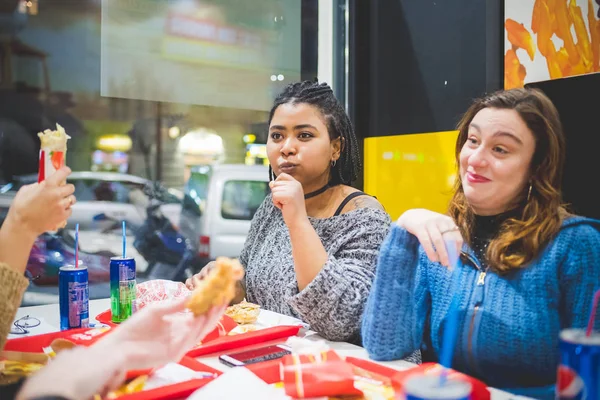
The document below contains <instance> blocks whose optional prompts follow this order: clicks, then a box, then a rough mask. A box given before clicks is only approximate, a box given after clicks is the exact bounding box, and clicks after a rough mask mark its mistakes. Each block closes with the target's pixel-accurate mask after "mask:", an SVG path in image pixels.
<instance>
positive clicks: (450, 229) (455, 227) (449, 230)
mask: <svg viewBox="0 0 600 400" xmlns="http://www.w3.org/2000/svg"><path fill="white" fill-rule="evenodd" d="M457 230H458V226H456V225H454V226H453V227H452V228H448V229H444V230H443V231H441V232H440V233H441V234H442V235H443V234H444V233H448V232H454V231H457Z"/></svg>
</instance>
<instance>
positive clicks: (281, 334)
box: [186, 325, 301, 357]
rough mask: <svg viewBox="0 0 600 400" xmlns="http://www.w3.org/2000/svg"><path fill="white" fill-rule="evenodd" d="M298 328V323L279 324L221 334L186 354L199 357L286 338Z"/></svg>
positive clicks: (295, 332)
mask: <svg viewBox="0 0 600 400" xmlns="http://www.w3.org/2000/svg"><path fill="white" fill-rule="evenodd" d="M300 328H301V326H300V325H281V326H274V327H272V328H265V329H259V330H256V331H252V332H246V333H241V334H239V335H232V336H221V337H220V338H218V339H215V340H211V341H210V342H208V343H205V344H203V345H201V346H199V347H196V348H195V349H192V350H190V351H188V353H187V354H186V355H187V356H189V357H200V356H203V355H206V354H212V353H216V352H219V351H225V350H231V349H236V348H239V347H245V346H250V345H253V344H258V343H264V342H268V341H271V340H275V339H282V338H287V337H290V336H295V335H297V334H298V331H299V330H300Z"/></svg>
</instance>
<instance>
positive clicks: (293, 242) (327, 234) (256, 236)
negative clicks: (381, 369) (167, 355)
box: [187, 81, 390, 341]
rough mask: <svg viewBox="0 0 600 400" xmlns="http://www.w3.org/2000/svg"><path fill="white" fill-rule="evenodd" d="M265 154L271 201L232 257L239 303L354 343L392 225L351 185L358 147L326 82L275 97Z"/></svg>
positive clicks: (291, 89)
mask: <svg viewBox="0 0 600 400" xmlns="http://www.w3.org/2000/svg"><path fill="white" fill-rule="evenodd" d="M267 154H268V157H269V162H270V164H271V169H270V175H271V182H270V187H271V194H270V195H269V196H267V198H266V199H265V201H264V202H263V204H262V205H261V206H260V208H259V209H258V211H257V212H256V214H255V216H254V218H253V220H252V224H251V227H250V232H249V234H248V238H247V239H246V244H245V246H244V249H243V251H242V254H241V256H240V261H241V263H242V265H243V266H244V268H245V271H246V274H245V281H244V282H243V283H244V285H243V286H244V287H243V288H240V296H238V301H239V300H241V299H243V298H244V296H245V297H246V298H247V300H248V301H250V302H253V303H257V304H260V305H261V306H262V307H263V308H265V309H268V310H272V311H275V312H279V313H282V314H286V315H290V316H293V317H297V318H300V319H302V320H303V321H305V322H307V323H309V324H310V325H311V328H312V329H314V330H315V331H317V332H319V333H320V334H321V335H322V336H324V337H325V338H327V339H329V340H341V341H342V340H343V341H353V340H357V339H358V336H359V328H360V319H361V315H362V312H363V309H364V305H365V302H366V299H367V297H368V294H369V291H370V289H371V284H372V282H373V279H374V276H375V264H376V261H377V254H378V249H379V246H380V245H381V243H382V241H383V239H384V238H385V236H386V234H387V231H388V227H389V224H390V218H389V216H388V214H387V213H386V212H385V210H384V209H383V207H382V206H381V204H380V203H379V202H378V201H377V200H376V199H375V198H373V197H371V196H369V195H367V194H365V193H363V192H361V191H358V190H357V189H355V188H353V187H351V186H350V184H351V182H352V181H353V180H355V179H356V177H357V176H358V173H359V171H360V158H359V154H358V145H357V140H356V136H355V135H354V130H353V128H352V124H351V122H350V119H349V118H348V115H347V114H346V112H345V111H344V108H343V107H342V105H341V104H340V103H339V102H338V100H337V99H336V98H335V96H334V94H333V91H332V90H331V88H330V87H329V86H328V85H327V84H325V83H317V82H309V81H305V82H299V83H293V84H290V85H288V86H287V87H286V88H285V89H284V90H283V92H282V93H281V94H280V95H279V96H278V97H277V98H276V99H275V104H274V105H273V108H272V110H271V113H270V115H269V137H268V140H267ZM203 275H204V274H203V273H202V272H201V273H200V274H199V276H197V277H195V278H192V279H190V280H188V282H187V284H188V286H189V287H190V288H193V287H194V285H195V284H196V282H197V279H201V278H202V276H203ZM242 289H243V290H242Z"/></svg>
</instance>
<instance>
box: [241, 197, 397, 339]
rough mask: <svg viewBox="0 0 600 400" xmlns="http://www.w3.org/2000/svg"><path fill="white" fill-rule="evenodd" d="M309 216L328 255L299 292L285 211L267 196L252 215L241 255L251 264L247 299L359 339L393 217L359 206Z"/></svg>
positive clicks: (324, 331)
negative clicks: (316, 273) (329, 214)
mask: <svg viewBox="0 0 600 400" xmlns="http://www.w3.org/2000/svg"><path fill="white" fill-rule="evenodd" d="M309 220H310V223H311V224H312V226H313V228H314V229H315V231H316V232H317V234H318V235H319V237H320V238H321V242H322V243H323V246H324V247H325V250H326V251H327V254H328V259H327V262H326V263H325V265H324V266H323V268H322V269H321V271H320V272H319V274H318V275H317V276H316V277H315V279H313V281H312V282H311V283H309V284H308V286H306V287H305V288H304V290H302V291H301V292H298V283H297V281H296V273H295V271H294V260H293V258H292V247H291V242H290V236H289V232H288V229H287V226H286V225H285V222H284V220H283V216H282V214H281V211H280V210H279V209H278V208H276V207H275V206H274V205H273V200H272V198H271V196H267V198H266V199H265V201H264V202H263V203H262V205H261V206H260V208H259V209H258V211H257V212H256V214H255V215H254V218H253V219H252V224H251V227H250V232H249V234H248V238H247V239H246V244H245V246H244V249H243V250H242V254H241V256H240V262H241V263H242V265H244V267H245V269H246V275H245V286H246V298H247V300H248V301H250V302H253V303H257V304H260V305H261V306H262V307H263V308H265V309H267V310H271V311H275V312H278V313H281V314H285V315H290V316H293V317H296V318H299V319H301V320H303V321H304V322H306V323H308V324H310V326H311V329H313V330H315V331H317V332H318V333H320V334H321V336H323V337H325V338H326V339H329V340H337V341H353V340H356V338H357V337H358V335H359V332H360V320H361V316H362V313H363V309H364V306H365V303H366V300H367V297H368V295H369V291H370V290H371V284H372V283H373V279H374V277H375V267H376V264H377V255H378V253H379V246H380V245H381V243H382V242H383V239H384V238H385V237H386V235H387V232H388V229H389V225H390V217H389V215H388V214H387V213H386V212H384V211H381V210H377V209H374V208H359V209H356V210H353V211H350V212H347V213H345V214H341V215H338V216H333V217H330V218H322V219H317V218H309ZM306 251H309V252H310V251H311V249H306Z"/></svg>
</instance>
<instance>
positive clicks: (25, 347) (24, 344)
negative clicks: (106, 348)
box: [4, 328, 110, 353]
mask: <svg viewBox="0 0 600 400" xmlns="http://www.w3.org/2000/svg"><path fill="white" fill-rule="evenodd" d="M95 330H96V329H94V328H79V329H69V330H66V331H58V332H50V333H44V334H42V335H33V336H25V337H22V338H16V339H9V340H7V341H6V344H5V345H4V350H7V351H22V352H26V353H42V352H43V351H44V347H48V346H50V344H51V343H52V341H53V340H54V339H66V338H68V337H69V336H72V335H75V334H85V333H86V332H89V331H95ZM107 332H110V330H109V331H107ZM100 336H102V335H99V336H98V337H100ZM91 342H92V343H93V341H91Z"/></svg>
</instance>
